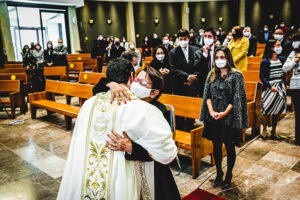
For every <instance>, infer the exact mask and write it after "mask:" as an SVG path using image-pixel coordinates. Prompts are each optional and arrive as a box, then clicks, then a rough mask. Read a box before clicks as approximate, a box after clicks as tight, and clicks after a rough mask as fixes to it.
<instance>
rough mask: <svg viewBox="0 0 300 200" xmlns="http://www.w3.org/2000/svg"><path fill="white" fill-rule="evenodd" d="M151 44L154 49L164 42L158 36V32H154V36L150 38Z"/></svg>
mask: <svg viewBox="0 0 300 200" xmlns="http://www.w3.org/2000/svg"><path fill="white" fill-rule="evenodd" d="M150 44H151V45H152V48H153V49H155V48H156V47H158V46H159V45H161V44H162V40H161V39H160V38H159V37H158V35H157V33H153V37H152V38H151V40H150Z"/></svg>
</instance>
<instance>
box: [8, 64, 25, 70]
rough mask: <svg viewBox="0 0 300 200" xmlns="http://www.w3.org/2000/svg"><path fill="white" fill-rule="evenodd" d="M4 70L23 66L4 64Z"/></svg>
mask: <svg viewBox="0 0 300 200" xmlns="http://www.w3.org/2000/svg"><path fill="white" fill-rule="evenodd" d="M4 68H5V69H8V68H23V64H22V63H21V64H4Z"/></svg>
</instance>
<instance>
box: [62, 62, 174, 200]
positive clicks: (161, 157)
mask: <svg viewBox="0 0 300 200" xmlns="http://www.w3.org/2000/svg"><path fill="white" fill-rule="evenodd" d="M133 74H134V69H133V67H132V65H131V63H130V62H129V61H128V60H125V59H123V58H116V59H113V60H111V61H110V62H109V63H108V65H107V71H106V77H107V79H109V80H111V81H114V82H117V83H119V84H121V85H122V87H124V88H125V89H126V90H127V91H128V93H129V97H130V98H131V101H128V102H127V103H122V104H118V102H117V101H116V100H115V101H113V102H112V103H110V102H111V92H110V91H108V92H104V93H99V94H97V95H95V96H93V97H92V98H90V99H88V100H87V101H86V102H85V103H84V104H83V106H82V107H81V109H80V113H79V115H78V118H77V121H76V125H75V129H74V133H73V138H72V142H71V146H70V153H69V155H68V159H67V163H66V168H65V171H64V175H63V178H62V182H61V186H60V189H59V192H58V197H57V199H58V200H65V199H72V200H73V199H74V200H76V199H82V198H84V199H116V200H117V199H124V200H132V199H143V198H145V196H144V195H145V193H147V197H149V198H150V199H154V198H155V185H154V184H155V182H154V178H153V177H154V162H141V161H131V160H126V159H125V156H124V151H125V152H127V153H128V154H129V155H130V154H132V153H133V149H132V148H126V149H120V145H119V143H118V142H117V139H120V138H121V135H120V134H122V133H123V134H122V135H123V136H126V137H128V138H130V139H131V140H132V141H134V142H135V143H137V144H138V145H140V146H142V147H143V148H144V149H145V150H146V151H147V154H148V156H149V157H151V158H152V159H153V160H155V161H157V162H159V163H161V164H164V165H166V164H169V163H170V162H171V161H173V160H174V159H175V157H176V155H177V147H176V145H175V142H174V140H173V139H172V132H171V129H170V126H169V124H168V122H167V121H166V119H165V118H164V116H163V114H162V113H161V111H159V110H158V109H157V108H156V107H154V106H153V105H151V104H149V103H148V102H146V101H142V100H140V99H138V97H137V96H140V97H143V98H147V97H148V98H149V97H151V95H153V94H155V93H159V92H157V90H152V89H150V88H146V87H144V86H142V85H141V84H143V85H147V84H150V83H149V82H148V81H146V80H140V79H134V78H133ZM129 88H130V91H129ZM155 91H156V92H155ZM135 93H136V94H138V95H135ZM124 132H125V133H124ZM82 133H85V134H82ZM118 148H119V150H122V151H115V150H117V149H118ZM150 155H151V156H150ZM74 174H76V176H74ZM95 185H96V186H97V187H95ZM140 191H145V192H140Z"/></svg>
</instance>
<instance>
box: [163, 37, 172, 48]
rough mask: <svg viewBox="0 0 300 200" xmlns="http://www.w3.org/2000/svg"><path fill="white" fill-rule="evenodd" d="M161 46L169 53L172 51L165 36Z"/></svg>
mask: <svg viewBox="0 0 300 200" xmlns="http://www.w3.org/2000/svg"><path fill="white" fill-rule="evenodd" d="M162 45H163V46H164V47H165V48H166V49H167V50H168V52H170V51H171V50H172V49H173V45H171V44H170V39H169V36H167V35H165V36H164V37H163V44H162Z"/></svg>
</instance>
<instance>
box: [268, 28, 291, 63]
mask: <svg viewBox="0 0 300 200" xmlns="http://www.w3.org/2000/svg"><path fill="white" fill-rule="evenodd" d="M273 37H274V39H275V40H279V41H280V43H281V46H282V53H281V54H280V55H279V56H283V57H285V58H287V57H288V56H289V55H290V53H291V52H292V51H293V47H292V41H290V40H289V39H288V38H286V37H285V35H284V29H283V28H282V27H278V28H276V29H275V31H274V34H273Z"/></svg>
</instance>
